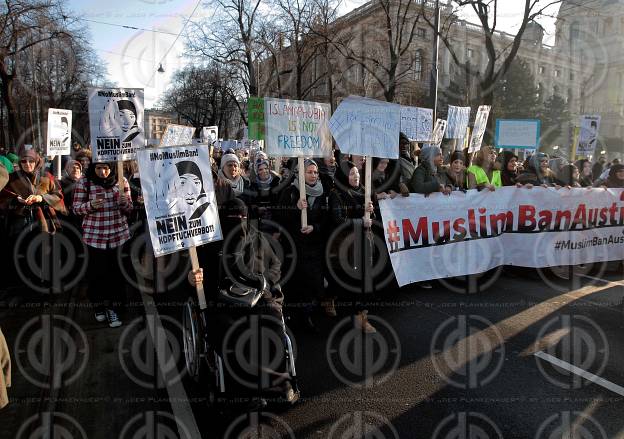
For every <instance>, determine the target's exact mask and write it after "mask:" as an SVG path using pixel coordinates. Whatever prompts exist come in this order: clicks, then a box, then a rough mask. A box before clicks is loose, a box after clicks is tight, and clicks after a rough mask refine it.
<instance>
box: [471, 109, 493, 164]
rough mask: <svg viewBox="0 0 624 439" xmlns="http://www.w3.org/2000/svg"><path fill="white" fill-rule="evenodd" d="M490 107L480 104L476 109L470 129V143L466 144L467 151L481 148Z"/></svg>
mask: <svg viewBox="0 0 624 439" xmlns="http://www.w3.org/2000/svg"><path fill="white" fill-rule="evenodd" d="M491 110H492V107H491V106H490V105H481V106H480V107H479V109H478V110H477V116H476V117H475V123H474V127H473V129H472V137H470V145H469V146H468V152H469V153H473V152H476V151H479V150H480V149H481V144H482V143H483V136H484V135H485V130H486V129H487V123H488V118H489V117H490V111H491Z"/></svg>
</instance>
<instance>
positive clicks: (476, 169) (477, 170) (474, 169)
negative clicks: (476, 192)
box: [468, 165, 503, 187]
mask: <svg viewBox="0 0 624 439" xmlns="http://www.w3.org/2000/svg"><path fill="white" fill-rule="evenodd" d="M468 172H470V173H471V174H472V175H474V176H475V179H476V180H477V184H479V185H481V184H492V185H494V187H503V181H502V180H501V172H500V171H492V181H490V180H489V179H488V176H487V174H486V173H485V171H484V170H483V168H482V167H481V166H476V165H472V166H470V167H469V168H468Z"/></svg>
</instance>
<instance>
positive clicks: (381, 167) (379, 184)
mask: <svg viewBox="0 0 624 439" xmlns="http://www.w3.org/2000/svg"><path fill="white" fill-rule="evenodd" d="M371 168H372V170H373V173H372V175H371V184H372V188H373V190H374V191H375V193H376V194H377V199H378V200H384V199H386V198H391V199H394V198H395V197H396V196H397V195H398V194H399V192H401V193H402V195H404V196H405V195H408V194H409V191H407V190H406V189H405V190H404V189H402V188H401V169H400V167H399V165H398V162H397V160H390V159H386V158H379V157H373V163H372V166H371ZM404 192H408V193H407V194H405V193H404Z"/></svg>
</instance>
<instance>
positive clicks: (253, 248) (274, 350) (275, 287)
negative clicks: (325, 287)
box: [188, 198, 299, 403]
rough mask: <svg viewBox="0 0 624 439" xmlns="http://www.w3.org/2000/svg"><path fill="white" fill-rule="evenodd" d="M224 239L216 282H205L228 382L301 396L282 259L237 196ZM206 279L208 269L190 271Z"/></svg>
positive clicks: (214, 342) (246, 390) (253, 392)
mask: <svg viewBox="0 0 624 439" xmlns="http://www.w3.org/2000/svg"><path fill="white" fill-rule="evenodd" d="M221 228H222V231H223V236H224V241H223V247H222V251H221V258H220V263H219V270H218V272H219V274H218V278H217V281H216V282H210V283H209V284H208V285H204V289H205V291H206V299H207V302H208V303H209V305H208V309H207V310H206V314H205V315H206V319H205V320H206V323H207V328H206V333H207V339H208V345H210V346H212V348H213V349H214V350H215V351H216V353H217V354H218V356H219V358H220V360H222V364H223V369H224V374H223V375H224V376H225V380H224V384H225V386H224V387H225V388H226V389H227V390H228V392H227V394H228V396H229V395H232V393H234V392H231V390H232V389H235V391H236V393H237V397H242V398H244V397H246V396H249V397H253V396H258V395H261V398H263V400H264V399H266V398H270V397H274V398H275V399H278V400H285V401H287V402H289V403H294V402H295V401H296V400H297V399H298V398H299V391H298V389H297V385H296V373H295V368H294V353H293V351H292V343H291V341H290V337H289V336H288V334H287V333H286V326H285V324H284V317H283V313H282V306H283V302H284V295H283V293H282V291H281V287H280V284H279V281H280V278H281V261H280V260H279V258H278V257H277V255H276V253H275V251H274V250H273V248H272V247H271V245H270V243H269V241H268V239H266V237H265V236H264V235H263V234H262V233H261V232H259V231H258V230H256V229H254V228H251V230H249V229H248V222H247V208H246V206H245V204H244V203H243V202H242V201H241V200H240V199H236V198H235V199H232V200H230V201H229V202H228V203H227V205H226V206H225V213H224V215H221ZM188 280H189V283H190V284H191V286H193V287H194V286H195V285H197V283H203V282H204V273H203V269H202V268H200V269H198V270H196V271H191V272H190V273H189V275H188Z"/></svg>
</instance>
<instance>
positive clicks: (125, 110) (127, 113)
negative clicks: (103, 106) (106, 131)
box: [117, 99, 140, 142]
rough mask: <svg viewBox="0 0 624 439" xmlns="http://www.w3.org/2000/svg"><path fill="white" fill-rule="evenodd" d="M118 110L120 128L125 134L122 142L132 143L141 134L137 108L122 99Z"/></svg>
mask: <svg viewBox="0 0 624 439" xmlns="http://www.w3.org/2000/svg"><path fill="white" fill-rule="evenodd" d="M117 108H118V109H119V126H120V127H121V131H122V133H123V134H122V136H123V140H122V142H131V141H132V139H134V138H135V137H136V136H137V135H139V133H140V130H139V125H138V123H137V111H136V107H135V106H134V103H133V102H132V101H130V100H127V99H121V100H119V101H117Z"/></svg>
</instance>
